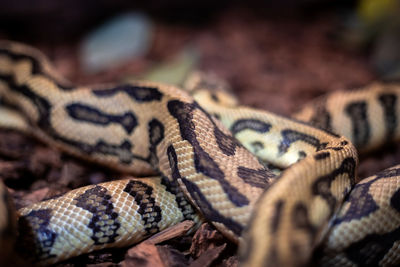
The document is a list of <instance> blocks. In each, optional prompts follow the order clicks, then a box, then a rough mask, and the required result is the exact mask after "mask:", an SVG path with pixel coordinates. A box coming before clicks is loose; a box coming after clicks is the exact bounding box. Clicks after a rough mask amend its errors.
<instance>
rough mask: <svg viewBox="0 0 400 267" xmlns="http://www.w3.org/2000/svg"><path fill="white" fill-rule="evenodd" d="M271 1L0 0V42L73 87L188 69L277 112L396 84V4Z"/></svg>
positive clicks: (391, 0)
mask: <svg viewBox="0 0 400 267" xmlns="http://www.w3.org/2000/svg"><path fill="white" fill-rule="evenodd" d="M276 2H277V1H256V0H251V1H246V5H244V4H243V2H242V1H227V0H221V1H210V0H203V1H190V2H188V1H183V0H173V1H162V0H148V1H141V3H137V1H125V0H116V1H111V0H96V1H94V0H88V1H78V0H68V1H51V0H36V1H34V2H32V1H29V0H14V1H6V0H0V38H2V39H11V40H17V41H21V42H24V43H28V44H31V45H34V46H37V47H39V48H40V49H42V50H43V51H44V52H45V53H46V54H47V55H48V56H49V57H50V58H51V59H52V60H53V61H54V62H55V64H56V67H57V68H58V69H59V70H60V71H61V72H62V73H63V74H64V75H65V76H66V77H68V78H69V79H71V80H73V81H75V82H77V83H92V82H96V83H97V82H108V81H116V80H117V81H118V80H124V79H130V78H143V77H145V78H153V76H154V73H153V72H156V73H155V78H156V79H161V80H165V79H166V82H173V83H176V82H178V81H179V79H180V76H182V73H184V72H186V71H188V70H190V69H191V68H193V67H196V68H200V69H203V70H206V71H211V72H215V73H217V74H218V75H220V76H222V77H223V78H226V79H227V80H228V81H229V82H230V83H231V85H232V86H233V88H234V90H235V91H236V92H237V93H238V95H239V97H240V98H241V99H243V102H244V103H246V104H250V105H253V106H256V107H260V108H267V109H269V110H271V111H274V112H278V113H282V114H290V113H291V112H293V111H294V110H295V109H296V107H298V105H300V103H304V102H305V101H307V100H308V99H309V98H313V97H315V96H316V95H319V94H323V93H324V92H326V91H328V90H335V89H341V88H350V87H358V86H362V85H364V84H366V83H368V82H370V81H372V80H376V79H385V80H396V79H398V78H399V76H400V65H399V59H400V52H399V51H398V47H399V42H400V37H399V35H398V33H399V29H400V28H399V27H400V22H399V18H398V17H399V16H398V14H399V4H398V3H397V1H396V0H380V1H375V0H359V1H334V0H318V1H317V0H283V1H279V3H276ZM161 63H162V64H161ZM160 64H161V66H160ZM163 64H164V65H163ZM165 65H166V66H165ZM160 67H161V73H160ZM165 67H166V68H165ZM166 70H168V71H169V72H167V73H165V72H164V71H166ZM175 76H178V77H175ZM166 77H167V78H166ZM168 77H170V78H168ZM248 90H252V94H251V95H249V94H247V93H246V92H248ZM260 95H263V96H267V97H260ZM289 103H290V104H289Z"/></svg>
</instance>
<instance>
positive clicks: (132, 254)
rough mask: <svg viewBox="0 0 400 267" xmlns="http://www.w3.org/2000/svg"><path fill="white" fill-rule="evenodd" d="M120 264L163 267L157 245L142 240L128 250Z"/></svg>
mask: <svg viewBox="0 0 400 267" xmlns="http://www.w3.org/2000/svg"><path fill="white" fill-rule="evenodd" d="M121 266H122V267H131V266H132V267H133V266H143V267H146V266H148V267H155V266H160V267H163V266H165V265H164V263H163V260H161V257H160V254H159V252H158V249H157V247H156V246H155V245H153V244H151V243H147V242H142V243H140V244H139V245H137V246H135V247H133V248H131V249H130V250H128V252H127V253H126V256H125V260H124V261H122V262H121ZM165 267H166V266H165Z"/></svg>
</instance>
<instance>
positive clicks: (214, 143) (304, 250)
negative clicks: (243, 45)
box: [0, 41, 400, 266]
mask: <svg viewBox="0 0 400 267" xmlns="http://www.w3.org/2000/svg"><path fill="white" fill-rule="evenodd" d="M183 87H184V89H185V90H186V91H184V90H181V89H179V88H177V87H174V86H171V85H166V84H159V83H155V82H146V81H137V82H130V83H125V84H117V85H115V84H114V85H113V84H110V85H98V86H90V87H89V86H82V87H76V86H74V85H72V84H71V83H70V82H68V81H67V80H65V79H64V78H63V77H61V76H60V75H59V74H58V73H57V72H56V70H55V68H54V67H53V66H52V65H51V64H50V63H49V61H48V60H47V59H46V58H45V56H44V55H43V54H42V53H40V52H39V51H37V50H36V49H33V48H30V47H28V46H25V45H22V44H17V43H13V42H9V41H1V42H0V95H1V97H2V98H3V100H4V102H6V103H9V104H11V105H12V106H14V107H16V108H17V109H18V112H14V111H11V110H8V109H4V111H5V112H2V110H0V118H1V121H2V122H4V123H2V124H5V125H6V126H7V124H9V126H10V127H15V128H17V129H19V130H21V131H25V132H28V133H30V134H32V135H34V136H36V137H37V138H38V139H40V140H42V141H43V142H45V143H47V144H49V145H51V146H54V147H57V148H59V149H61V150H62V151H64V152H66V153H70V154H72V155H75V156H77V157H80V158H83V159H85V160H88V161H92V162H95V163H99V164H102V165H106V166H108V167H110V168H114V169H116V170H119V171H121V172H123V173H127V174H130V175H135V176H140V177H143V176H155V175H156V176H157V177H152V178H150V177H148V178H132V177H131V176H127V177H122V178H124V179H121V180H115V181H112V182H107V183H102V184H97V185H89V186H87V187H83V188H78V189H75V190H72V191H70V192H68V193H66V194H64V195H62V196H55V197H53V198H50V199H47V200H44V201H42V202H39V203H36V204H33V205H30V206H28V207H25V208H22V209H20V210H18V211H17V217H18V221H17V222H15V216H14V215H13V212H14V211H13V209H12V208H10V201H9V197H8V194H7V190H6V188H5V187H4V186H3V185H1V186H0V197H1V201H0V213H1V215H2V216H1V217H2V219H1V220H0V245H1V248H2V250H3V251H7V250H9V251H11V250H12V249H13V248H9V247H10V244H12V240H13V239H14V237H13V235H12V233H14V232H18V236H17V237H16V239H15V240H16V241H15V244H16V250H17V251H18V252H19V253H20V254H21V255H23V256H24V258H26V259H29V260H31V261H33V262H35V263H37V264H41V265H49V264H53V263H56V262H59V261H62V260H65V259H68V258H71V257H74V256H77V255H80V254H82V253H88V252H90V251H93V250H97V249H102V248H106V247H120V246H128V245H131V244H133V243H137V242H139V241H141V240H143V239H144V238H146V237H148V236H150V235H152V234H154V233H156V232H158V231H161V230H163V229H165V228H167V227H169V226H171V225H173V224H175V223H177V222H179V221H182V220H184V219H191V220H195V221H196V222H199V221H201V220H203V219H205V220H207V221H209V222H211V223H212V224H213V225H214V226H215V227H216V228H217V229H218V230H219V231H221V232H222V233H223V234H224V235H225V236H227V237H228V238H229V239H231V240H232V241H234V242H237V243H239V247H240V260H241V264H242V265H243V266H299V265H305V264H308V263H309V262H310V261H311V260H313V259H316V260H317V261H318V262H319V263H320V264H324V265H325V264H326V265H328V264H330V265H348V266H352V265H365V264H372V265H374V264H381V265H394V264H398V263H399V262H400V258H399V256H398V254H399V243H398V240H399V239H400V236H399V229H400V228H399V226H400V215H399V212H400V211H399V208H400V201H399V200H400V196H399V191H400V190H399V186H400V185H399V182H397V181H400V179H399V178H400V177H399V175H400V173H399V172H400V166H395V167H392V168H390V169H387V170H385V171H383V172H381V173H379V174H377V175H375V176H372V177H370V178H367V179H364V180H362V181H361V182H359V179H358V178H357V176H356V170H357V164H358V157H357V152H356V149H355V147H354V146H353V144H354V145H355V146H356V147H357V148H358V149H359V150H360V151H367V150H370V149H373V148H375V147H378V146H380V145H382V144H383V143H384V142H387V141H390V140H396V139H398V137H399V136H400V126H399V125H400V123H398V118H399V115H400V110H399V109H400V105H399V103H398V100H397V99H398V98H399V94H400V88H399V87H397V86H395V85H383V84H373V85H371V86H369V87H367V88H364V89H363V90H358V91H352V92H335V93H333V94H331V95H329V96H327V97H325V98H323V99H319V100H317V101H316V102H315V103H313V104H311V105H308V106H307V107H306V108H304V109H303V110H302V111H300V112H299V113H298V114H295V115H294V116H293V118H286V117H282V116H279V115H276V114H272V113H269V112H266V111H261V110H256V109H252V108H248V107H243V106H240V105H239V104H238V102H237V101H236V99H235V98H234V97H232V96H231V95H229V94H227V93H226V90H225V87H226V86H225V84H224V83H223V82H221V81H218V79H215V78H214V79H213V78H212V77H211V78H210V77H207V76H205V75H203V74H201V73H193V74H192V75H191V76H190V77H189V78H188V79H187V81H186V83H185V85H184V86H183ZM210 89H214V90H212V91H210ZM20 114H23V115H20ZM310 124H313V125H316V126H318V127H320V128H317V127H314V126H311V125H310ZM27 125H29V126H27ZM339 134H340V135H339ZM344 136H347V137H348V138H349V139H347V138H346V137H344ZM276 170H278V171H276ZM3 248H4V249H3ZM315 255H320V256H319V257H316V256H315ZM0 256H1V255H0Z"/></svg>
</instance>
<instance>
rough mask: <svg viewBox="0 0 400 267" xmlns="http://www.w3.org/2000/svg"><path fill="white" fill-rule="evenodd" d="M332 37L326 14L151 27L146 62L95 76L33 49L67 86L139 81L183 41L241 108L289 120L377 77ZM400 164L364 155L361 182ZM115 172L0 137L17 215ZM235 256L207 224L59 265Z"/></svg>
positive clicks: (62, 54) (181, 262)
mask: <svg viewBox="0 0 400 267" xmlns="http://www.w3.org/2000/svg"><path fill="white" fill-rule="evenodd" d="M338 31H340V21H338V19H337V17H335V16H333V15H332V14H329V13H328V14H326V13H324V14H320V15H313V16H312V17H307V18H304V17H294V18H287V17H286V18H282V19H280V18H273V19H271V18H265V17H263V16H260V15H255V14H252V13H249V12H245V11H241V10H229V11H225V12H223V13H222V14H220V16H218V17H217V18H215V19H213V20H212V21H211V22H209V23H207V24H206V25H202V26H198V25H197V26H185V25H182V24H165V23H161V22H159V23H157V24H156V35H155V42H154V44H153V47H152V48H151V50H150V52H149V54H148V55H147V56H146V57H145V58H143V59H140V60H135V61H132V62H129V63H127V64H124V65H123V66H121V67H118V68H116V69H113V70H111V71H109V72H107V73H101V74H97V75H83V74H82V72H81V70H80V67H79V63H78V62H79V60H78V58H77V56H78V53H77V44H74V43H72V44H71V43H68V44H65V45H56V46H54V45H51V44H46V43H45V42H38V43H34V45H36V46H39V48H41V49H42V50H43V51H44V52H45V53H46V54H47V55H48V56H49V57H50V58H51V60H52V61H53V62H54V64H55V66H56V67H57V69H58V70H59V71H60V72H61V73H62V74H63V75H64V76H66V77H67V78H68V79H70V80H72V81H74V82H76V83H78V84H91V83H99V82H110V81H116V80H120V79H121V78H122V77H125V76H126V75H131V74H139V73H141V72H143V71H145V70H146V69H148V68H149V67H151V66H152V64H153V63H154V62H155V61H159V62H160V61H166V60H168V59H169V58H171V57H172V56H173V55H175V54H176V53H178V52H179V51H181V50H182V49H183V48H184V47H186V46H187V45H188V44H190V45H193V46H194V47H196V48H197V49H198V50H199V51H200V52H201V59H200V64H199V68H200V69H202V70H204V71H208V72H214V73H216V74H217V75H219V76H221V77H223V78H225V79H226V80H227V81H228V82H229V83H230V84H231V86H232V88H233V90H234V92H235V93H236V94H237V96H238V97H239V99H240V101H241V102H242V103H243V104H245V105H249V106H252V107H257V108H260V109H266V110H269V111H272V112H276V113H279V114H284V115H290V114H291V113H292V112H294V111H296V110H297V109H299V107H301V106H302V105H304V104H306V103H307V101H309V100H311V99H313V98H315V97H317V96H319V95H323V94H326V93H328V92H330V91H333V90H338V89H350V88H355V87H360V86H363V85H366V84H368V83H370V82H372V81H373V80H375V79H376V77H375V74H374V73H373V71H372V70H371V68H370V65H369V62H368V53H365V52H360V51H354V50H349V49H346V47H345V46H344V45H343V44H342V43H341V42H340V39H339V38H338V37H337V32H338ZM399 159H400V146H399V145H392V146H390V147H387V148H385V149H382V150H380V151H378V152H375V153H373V154H370V155H366V156H362V162H361V165H360V168H359V173H360V177H365V176H367V175H370V174H373V173H375V172H376V171H378V170H381V169H383V168H385V167H388V166H391V165H394V164H396V163H399V162H398V161H399ZM116 175H118V174H116V173H113V172H112V171H110V170H107V169H105V168H102V167H99V166H95V165H91V164H89V163H85V162H82V161H81V160H77V159H74V158H72V157H70V156H67V155H65V154H61V153H60V152H59V151H57V150H55V149H53V148H50V147H47V146H46V145H44V144H41V143H39V142H37V141H36V140H34V139H32V138H29V137H26V136H23V135H21V134H19V133H15V132H12V131H5V130H1V131H0V176H1V177H2V179H3V180H4V181H5V182H6V184H7V186H8V187H9V188H10V191H11V192H12V195H13V198H14V200H15V202H16V206H17V207H18V208H19V207H23V206H25V205H28V204H30V203H33V202H36V201H40V200H41V199H43V198H46V197H50V196H53V195H56V194H60V193H64V192H66V191H68V190H70V189H72V188H76V187H78V186H83V185H87V184H91V183H99V182H103V181H107V180H108V178H109V177H115V176H116ZM182 227H186V225H180V226H178V227H177V229H175V230H174V231H176V232H177V233H178V232H179V231H180V230H179V229H182ZM177 235H179V234H177ZM192 243H193V244H192ZM143 251H146V253H150V254H151V255H150V256H149V255H148V254H146V255H145V253H143ZM235 252H236V247H235V245H233V244H232V243H230V242H229V241H228V240H226V239H224V238H223V236H221V235H220V234H219V233H218V232H216V231H214V230H213V228H212V226H210V225H207V224H205V225H203V226H202V227H201V228H200V229H199V230H198V231H197V232H196V233H195V234H194V236H193V235H192V236H183V235H180V236H179V237H176V238H174V239H172V240H168V241H163V242H161V243H160V244H158V245H154V244H152V243H144V244H143V243H142V244H141V245H139V246H136V247H133V248H123V249H113V250H106V251H101V252H95V253H91V254H89V255H83V256H80V257H78V258H74V259H71V260H69V261H67V262H65V263H61V264H58V266H75V265H84V264H91V266H112V265H115V264H116V263H118V262H121V261H123V262H124V264H126V266H131V265H132V266H133V265H134V264H138V263H140V264H147V266H154V265H155V264H157V265H159V264H161V263H162V264H164V265H165V266H186V265H191V266H202V267H204V266H210V265H220V266H236V265H237V259H236V256H235ZM161 259H162V260H161Z"/></svg>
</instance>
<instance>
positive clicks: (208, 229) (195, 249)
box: [190, 223, 226, 259]
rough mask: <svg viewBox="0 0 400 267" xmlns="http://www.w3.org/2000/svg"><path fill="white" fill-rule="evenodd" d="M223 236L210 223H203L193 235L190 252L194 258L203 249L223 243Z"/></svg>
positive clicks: (224, 240) (202, 251) (203, 250)
mask: <svg viewBox="0 0 400 267" xmlns="http://www.w3.org/2000/svg"><path fill="white" fill-rule="evenodd" d="M225 242H226V239H225V238H224V236H223V235H222V234H221V233H220V232H218V231H217V230H215V229H214V228H213V227H212V226H211V225H210V224H208V223H203V224H202V225H201V226H200V228H199V229H198V230H197V232H196V234H195V235H194V237H193V242H192V246H191V247H190V253H191V254H192V256H193V257H194V258H195V259H196V258H198V257H199V256H200V255H201V254H203V253H204V252H205V251H207V250H209V249H211V248H214V247H216V246H219V245H221V244H222V243H225Z"/></svg>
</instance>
